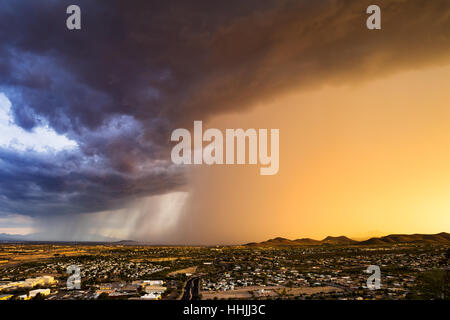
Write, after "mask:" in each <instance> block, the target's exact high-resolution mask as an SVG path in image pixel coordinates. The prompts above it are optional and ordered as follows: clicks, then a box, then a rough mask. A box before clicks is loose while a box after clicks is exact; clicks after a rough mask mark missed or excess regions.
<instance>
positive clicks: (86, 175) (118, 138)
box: [0, 0, 450, 217]
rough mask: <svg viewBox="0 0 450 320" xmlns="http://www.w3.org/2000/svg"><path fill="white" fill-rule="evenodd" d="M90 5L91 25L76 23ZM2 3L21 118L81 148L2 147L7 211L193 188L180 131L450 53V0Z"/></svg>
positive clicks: (12, 94)
mask: <svg viewBox="0 0 450 320" xmlns="http://www.w3.org/2000/svg"><path fill="white" fill-rule="evenodd" d="M69 4H78V5H79V6H80V7H81V10H82V30H81V31H69V30H67V29H66V28H65V19H66V14H65V9H66V7H67V6H68V5H69ZM369 4H371V1H357V0H352V1H332V0H324V1H306V0H295V1H289V0H249V1H237V0H230V1H206V0H200V1H195V2H191V1H190V2H186V1H139V0H136V1H133V3H132V4H131V3H127V2H125V1H116V0H111V1H107V2H102V3H99V2H94V1H66V0H64V1H56V0H55V1H54V0H47V1H31V0H28V1H2V2H0V92H3V93H4V94H5V95H6V96H7V97H8V99H9V100H10V101H11V104H12V107H11V108H12V109H11V111H12V113H13V116H14V122H15V124H16V125H18V126H20V127H21V128H23V129H24V130H27V131H30V132H33V130H36V128H38V127H40V126H48V127H49V128H52V130H55V132H57V133H58V134H60V135H65V136H66V137H67V138H68V139H70V140H73V141H75V142H76V144H77V146H78V147H77V148H76V149H75V150H65V151H61V152H47V153H42V152H38V151H36V150H33V149H30V150H22V151H20V152H19V151H17V150H11V149H8V148H5V147H1V148H0V208H1V211H2V212H4V213H17V214H24V215H31V216H35V217H39V216H48V215H61V214H79V213H87V212H98V211H104V210H112V209H118V208H123V207H127V205H128V204H129V203H131V202H133V201H134V200H136V199H138V198H142V197H146V196H151V195H158V194H164V193H167V192H169V191H173V190H178V189H183V186H184V184H185V182H186V181H185V179H184V175H183V171H182V168H177V167H174V166H173V165H172V164H171V163H170V159H169V157H168V155H169V151H170V150H169V149H170V144H169V137H170V132H171V130H173V129H174V128H177V127H180V126H190V125H191V123H192V121H193V120H196V119H197V120H204V121H205V120H207V119H208V118H209V117H211V116H213V115H217V114H221V113H226V112H230V111H235V112H239V111H241V110H244V109H246V108H249V107H251V106H254V105H256V104H258V103H262V102H264V101H267V100H268V99H271V98H273V97H275V96H277V95H280V94H282V93H284V92H287V91H289V90H305V89H308V88H311V87H316V86H319V85H324V84H338V83H342V82H350V81H361V80H365V79H370V78H372V77H374V76H382V75H384V74H388V73H392V72H396V71H400V70H405V69H411V68H419V67H425V66H429V65H439V64H447V63H449V61H450V4H449V2H448V1H447V0H435V1H426V2H424V1H420V0H409V1H404V0H391V1H380V6H381V8H382V30H381V31H369V30H367V29H366V27H365V19H366V17H367V15H366V14H365V9H366V8H367V6H368V5H369Z"/></svg>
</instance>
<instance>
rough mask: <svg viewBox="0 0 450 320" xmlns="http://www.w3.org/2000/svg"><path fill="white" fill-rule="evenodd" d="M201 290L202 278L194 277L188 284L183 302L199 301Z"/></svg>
mask: <svg viewBox="0 0 450 320" xmlns="http://www.w3.org/2000/svg"><path fill="white" fill-rule="evenodd" d="M199 289H200V278H199V277H194V278H191V279H189V280H188V281H187V282H186V286H185V287H184V294H183V297H182V298H181V300H198V296H199Z"/></svg>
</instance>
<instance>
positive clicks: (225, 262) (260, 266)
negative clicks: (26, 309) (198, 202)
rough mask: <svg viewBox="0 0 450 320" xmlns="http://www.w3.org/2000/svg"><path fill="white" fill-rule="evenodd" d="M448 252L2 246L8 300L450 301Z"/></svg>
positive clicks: (0, 292) (427, 248) (1, 288)
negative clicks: (373, 268)
mask: <svg viewBox="0 0 450 320" xmlns="http://www.w3.org/2000/svg"><path fill="white" fill-rule="evenodd" d="M449 252H450V246H448V245H429V244H395V245H389V246H362V245H341V246H332V245H319V246H296V247H276V246H274V247H272V246H265V247H254V246H248V245H244V246H217V247H153V246H145V245H139V244H131V245H126V244H68V243H66V244H52V243H40V244H30V243H4V244H0V299H1V300H9V299H15V300H30V299H46V300H84V299H88V300H91V299H134V300H159V299H167V300H176V299H189V300H195V299H206V300H216V299H246V300H248V299H302V300H304V299H339V300H363V299H364V300H365V299H389V300H390V299H415V298H420V299H439V298H445V299H448V286H449V283H448V272H449ZM369 265H377V266H379V267H380V270H381V288H380V289H378V290H370V289H369V288H368V287H367V284H366V281H367V278H368V277H369V274H368V273H367V271H366V269H367V266H369ZM70 266H77V267H78V268H79V270H80V274H79V275H78V276H79V285H80V286H79V287H78V288H70V287H69V286H68V281H67V280H68V278H69V277H70V276H71V274H70V273H68V272H67V270H68V269H69V267H70ZM433 286H437V287H442V288H443V290H442V292H441V291H439V290H437V291H436V288H435V287H433ZM446 294H447V296H445V295H446ZM436 295H437V296H436Z"/></svg>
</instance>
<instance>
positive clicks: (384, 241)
mask: <svg viewBox="0 0 450 320" xmlns="http://www.w3.org/2000/svg"><path fill="white" fill-rule="evenodd" d="M399 243H418V244H419V243H422V244H449V245H450V234H448V233H446V232H441V233H438V234H410V235H408V234H391V235H388V236H384V237H378V238H376V237H374V238H370V239H368V240H365V241H356V240H353V239H350V238H348V237H346V236H339V237H332V236H328V237H326V238H325V239H323V240H321V241H320V240H314V239H310V238H302V239H296V240H289V239H286V238H281V237H277V238H273V239H269V240H267V241H263V242H251V243H248V244H246V246H252V247H283V246H313V245H392V244H399Z"/></svg>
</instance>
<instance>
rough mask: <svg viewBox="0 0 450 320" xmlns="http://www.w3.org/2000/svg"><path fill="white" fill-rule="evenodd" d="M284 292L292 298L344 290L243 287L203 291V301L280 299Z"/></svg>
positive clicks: (328, 288)
mask: <svg viewBox="0 0 450 320" xmlns="http://www.w3.org/2000/svg"><path fill="white" fill-rule="evenodd" d="M260 290H263V292H262V293H258V292H259V291H260ZM283 291H285V293H286V294H287V295H291V296H300V295H312V294H317V293H332V292H342V291H344V290H342V289H339V288H336V287H331V286H325V287H299V288H287V287H284V286H271V287H265V286H250V287H242V288H237V289H235V290H227V291H214V292H211V291H202V292H201V295H202V299H204V300H212V299H214V298H217V299H250V298H252V297H257V296H258V295H259V296H260V297H278V296H279V295H280V294H281V293H282V292H283Z"/></svg>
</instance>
